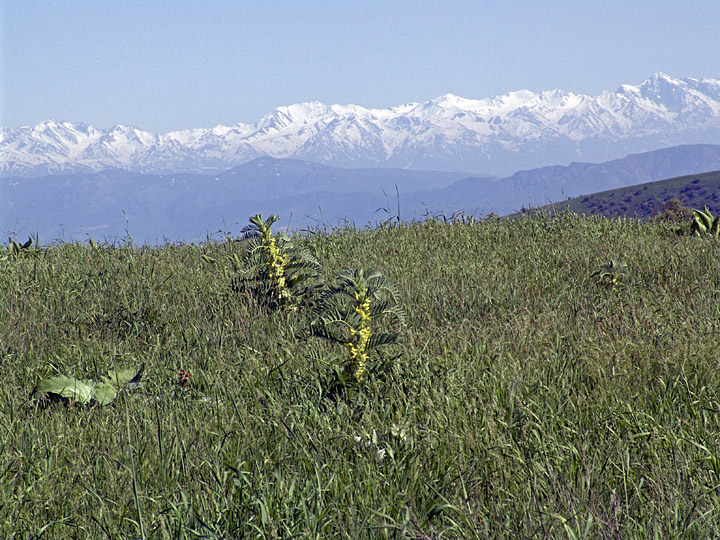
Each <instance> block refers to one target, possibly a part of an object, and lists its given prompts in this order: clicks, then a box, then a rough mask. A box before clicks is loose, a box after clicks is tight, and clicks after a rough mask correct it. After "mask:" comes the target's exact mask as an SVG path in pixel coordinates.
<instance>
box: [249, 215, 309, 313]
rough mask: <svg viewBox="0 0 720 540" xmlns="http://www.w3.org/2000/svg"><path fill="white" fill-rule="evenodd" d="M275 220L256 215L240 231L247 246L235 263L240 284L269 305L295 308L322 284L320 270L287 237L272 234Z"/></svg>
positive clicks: (276, 217) (274, 217)
mask: <svg viewBox="0 0 720 540" xmlns="http://www.w3.org/2000/svg"><path fill="white" fill-rule="evenodd" d="M279 219H280V218H279V217H278V216H277V215H275V214H272V215H270V217H269V218H267V219H266V220H264V221H263V218H262V214H257V215H255V216H253V217H251V218H250V225H248V226H247V227H245V228H244V229H243V230H242V237H241V239H242V240H243V241H247V242H248V247H247V252H246V254H245V256H244V257H243V259H242V261H240V264H239V267H240V273H241V278H240V284H241V285H243V286H246V287H248V288H249V290H250V291H251V292H252V293H253V294H254V295H255V296H256V297H258V298H261V299H263V300H265V301H266V302H267V303H268V304H270V305H272V306H288V305H297V304H299V303H301V302H302V301H303V300H306V301H307V300H309V299H310V298H311V297H312V296H313V293H314V292H315V291H317V290H318V289H319V287H320V286H321V285H322V267H321V265H320V263H319V262H318V261H317V259H315V257H313V256H312V255H311V254H310V252H309V251H307V250H306V249H304V248H301V247H299V246H297V245H296V244H295V243H294V242H293V241H292V240H291V239H290V237H289V236H288V235H287V234H285V233H280V234H273V232H272V225H273V223H275V222H276V221H278V220H279Z"/></svg>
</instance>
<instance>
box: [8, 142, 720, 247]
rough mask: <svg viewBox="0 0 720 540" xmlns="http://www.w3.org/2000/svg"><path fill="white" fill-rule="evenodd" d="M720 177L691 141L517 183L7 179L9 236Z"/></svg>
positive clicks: (183, 231)
mask: <svg viewBox="0 0 720 540" xmlns="http://www.w3.org/2000/svg"><path fill="white" fill-rule="evenodd" d="M714 170H720V145H709V144H705V145H685V146H678V147H672V148H665V149H662V150H657V151H653V152H645V153H642V154H633V155H630V156H627V157H625V158H623V159H617V160H613V161H609V162H606V163H600V164H592V163H572V164H570V165H569V166H564V167H563V166H555V167H543V168H540V169H534V170H528V171H520V172H517V173H515V174H514V175H512V176H510V177H507V178H501V179H498V178H490V177H480V176H473V175H470V174H469V173H463V172H440V171H414V170H405V169H382V168H376V169H341V168H336V167H329V166H327V165H320V164H317V163H312V162H308V161H301V160H293V159H274V158H267V157H263V158H258V159H256V160H254V161H251V162H249V163H246V164H243V165H240V166H238V167H235V168H233V169H230V170H228V171H225V172H222V173H217V174H212V175H199V174H188V173H182V174H171V175H155V174H139V173H131V172H127V171H122V170H110V171H104V172H100V173H81V174H70V175H52V176H44V177H40V178H5V179H2V180H0V193H1V194H2V199H1V205H0V216H2V223H1V224H0V227H1V229H2V233H3V234H4V235H6V236H7V235H15V236H17V237H19V238H23V237H25V236H28V235H36V234H37V235H39V237H40V241H41V243H49V242H52V241H55V240H65V241H76V240H80V241H83V240H87V239H88V238H89V237H90V236H92V237H93V238H95V239H96V240H105V241H116V240H122V239H126V238H127V237H128V236H129V237H130V238H132V239H133V241H135V242H138V243H148V244H162V243H165V242H166V241H184V242H197V241H201V240H204V239H206V238H207V236H208V235H216V236H217V235H220V234H221V233H230V234H237V233H238V232H239V231H240V229H241V228H242V227H244V225H245V221H246V219H247V216H250V215H254V214H256V213H258V212H262V213H264V214H266V215H269V214H271V213H276V214H279V215H281V216H282V217H283V221H282V222H281V223H279V224H278V225H279V226H281V227H286V228H289V229H302V228H306V227H318V226H320V225H328V226H337V225H343V224H345V223H348V222H349V223H353V224H355V225H357V226H365V225H368V224H374V223H377V222H382V221H384V220H385V219H388V218H396V217H397V216H398V215H399V217H400V218H401V219H403V220H407V221H411V220H422V219H424V218H425V217H426V216H427V215H440V214H446V215H450V214H452V213H453V212H457V211H463V212H465V213H467V214H475V215H481V214H484V215H487V214H490V213H496V214H498V215H505V214H509V213H513V212H516V211H519V210H520V209H522V208H524V207H525V208H527V207H530V206H538V205H542V204H545V203H547V202H560V201H562V200H564V199H567V198H569V197H575V196H580V195H588V194H591V193H596V192H599V191H604V190H608V189H613V188H620V187H626V186H632V185H637V184H642V183H645V182H650V181H655V180H664V179H667V178H673V177H677V176H681V175H685V174H695V173H701V172H706V171H714Z"/></svg>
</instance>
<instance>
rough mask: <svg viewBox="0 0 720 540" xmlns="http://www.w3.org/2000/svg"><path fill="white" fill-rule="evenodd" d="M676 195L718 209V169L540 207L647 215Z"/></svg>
mask: <svg viewBox="0 0 720 540" xmlns="http://www.w3.org/2000/svg"><path fill="white" fill-rule="evenodd" d="M673 198H677V199H678V200H679V201H680V202H681V203H682V204H683V205H684V206H687V207H690V208H700V209H702V208H704V207H705V206H707V207H708V208H709V209H710V210H711V211H712V213H713V214H716V213H718V212H720V171H714V172H707V173H702V174H692V175H688V176H678V177H676V178H670V179H667V180H659V181H657V182H648V183H645V184H639V185H637V186H631V187H625V188H618V189H612V190H608V191H601V192H598V193H593V194H591V195H585V196H582V197H575V198H573V199H568V200H566V201H563V202H561V203H555V204H552V205H547V206H543V207H541V208H539V209H538V210H543V211H555V212H556V211H562V210H570V211H571V212H576V213H579V214H599V215H603V216H606V217H619V216H625V217H636V218H640V219H644V218H649V217H652V216H655V215H657V214H658V213H660V212H661V211H662V208H663V206H664V205H665V204H666V203H667V202H668V201H669V200H670V199H673Z"/></svg>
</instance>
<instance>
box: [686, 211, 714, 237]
mask: <svg viewBox="0 0 720 540" xmlns="http://www.w3.org/2000/svg"><path fill="white" fill-rule="evenodd" d="M693 212H694V217H693V223H692V230H693V232H694V233H695V234H696V235H698V236H700V235H702V234H706V233H707V234H709V235H710V236H712V237H713V238H716V239H717V238H718V237H720V215H718V216H716V217H713V215H712V212H710V210H709V209H708V207H707V206H706V207H705V210H697V209H696V210H694V211H693Z"/></svg>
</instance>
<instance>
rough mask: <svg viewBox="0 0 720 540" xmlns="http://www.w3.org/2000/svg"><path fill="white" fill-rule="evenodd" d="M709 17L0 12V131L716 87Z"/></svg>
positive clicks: (117, 9)
mask: <svg viewBox="0 0 720 540" xmlns="http://www.w3.org/2000/svg"><path fill="white" fill-rule="evenodd" d="M718 22H720V2H718V1H715V0H702V1H694V0H685V1H683V2H679V1H663V0H659V1H652V2H651V1H631V0H625V1H614V0H605V1H593V2H589V1H582V0H576V1H565V0H554V1H550V0H548V1H539V0H538V1H534V2H531V1H524V0H503V1H493V2H489V1H479V0H475V1H468V2H464V1H445V2H443V1H438V0H432V1H425V0H412V1H405V0H396V1H388V0H385V1H363V0H357V1H353V0H335V1H313V0H305V1H299V0H298V1H272V0H264V1H252V0H244V1H232V2H231V1H219V0H218V1H213V0H198V1H194V2H190V1H182V0H171V1H163V0H152V1H149V0H140V1H130V0H102V1H101V0H93V1H85V0H65V1H63V0H52V1H44V0H43V1H41V0H0V40H1V49H0V126H5V127H19V126H23V125H30V124H35V123H38V122H41V121H43V120H46V119H49V118H54V119H56V120H68V121H72V122H88V123H90V124H93V125H95V126H96V127H99V128H107V127H111V126H113V125H116V124H130V125H134V126H137V127H140V128H143V129H146V130H150V131H155V132H166V131H170V130H175V129H186V128H191V127H211V126H215V125H218V124H225V125H231V124H234V123H237V122H253V121H255V120H257V119H259V118H260V117H262V116H263V115H265V114H267V113H269V112H270V111H271V110H272V109H273V108H275V107H278V106H281V105H289V104H292V103H297V102H302V101H313V100H317V101H322V102H324V103H341V104H348V103H355V104H358V105H363V106H368V107H389V106H393V105H399V104H402V103H407V102H411V101H424V100H428V99H432V98H434V97H437V96H439V95H441V94H444V93H448V92H449V93H453V94H457V95H460V96H463V97H467V98H483V97H489V96H493V95H497V94H502V93H505V92H509V91H512V90H518V89H529V90H534V91H540V90H547V89H552V88H561V89H564V90H571V91H575V92H582V93H587V94H598V93H600V92H601V91H602V90H615V89H616V88H617V87H618V86H619V85H620V84H621V83H628V84H638V83H640V82H641V81H642V80H644V79H646V78H647V77H650V76H651V75H652V74H653V73H655V72H658V71H663V72H665V73H667V74H669V75H672V76H676V77H700V78H701V77H710V78H720V31H719V30H718V28H719V25H718Z"/></svg>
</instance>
